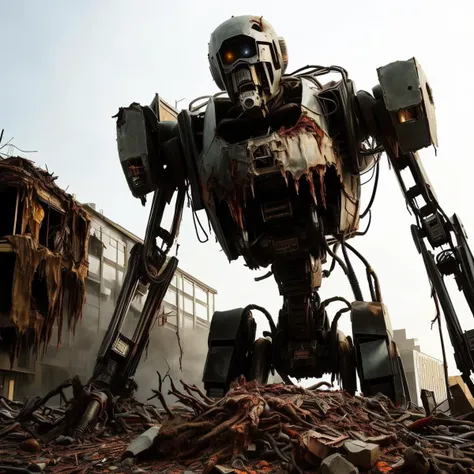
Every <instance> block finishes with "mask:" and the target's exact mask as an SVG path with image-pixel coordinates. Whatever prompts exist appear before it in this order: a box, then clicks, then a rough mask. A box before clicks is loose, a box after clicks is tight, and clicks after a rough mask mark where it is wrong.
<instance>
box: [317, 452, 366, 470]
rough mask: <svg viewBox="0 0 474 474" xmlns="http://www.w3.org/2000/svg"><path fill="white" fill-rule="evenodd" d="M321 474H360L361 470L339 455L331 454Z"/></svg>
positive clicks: (324, 461) (322, 467)
mask: <svg viewBox="0 0 474 474" xmlns="http://www.w3.org/2000/svg"><path fill="white" fill-rule="evenodd" d="M320 472H321V474H358V473H359V470H358V469H357V468H356V467H355V466H354V465H353V464H352V463H350V462H349V461H348V460H347V459H346V458H344V457H343V456H341V455H340V454H339V453H335V454H331V456H328V457H327V458H326V459H324V460H323V462H322V463H321V467H320Z"/></svg>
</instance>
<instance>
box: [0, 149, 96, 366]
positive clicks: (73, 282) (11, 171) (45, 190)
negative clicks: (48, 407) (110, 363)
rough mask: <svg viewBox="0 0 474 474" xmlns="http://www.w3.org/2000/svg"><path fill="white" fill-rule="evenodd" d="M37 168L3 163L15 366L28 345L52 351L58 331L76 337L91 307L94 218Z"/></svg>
mask: <svg viewBox="0 0 474 474" xmlns="http://www.w3.org/2000/svg"><path fill="white" fill-rule="evenodd" d="M55 180H56V177H54V176H53V175H52V174H50V173H48V172H47V171H44V170H42V169H40V168H38V167H36V166H35V165H34V164H33V163H32V162H31V161H29V160H26V159H24V158H20V157H10V158H6V159H4V160H2V161H0V268H1V269H2V272H1V275H0V286H1V288H2V291H1V296H0V336H1V342H0V344H1V345H2V347H1V349H2V350H3V351H4V352H5V351H7V352H8V353H9V355H10V358H11V360H13V358H14V357H15V355H16V354H17V353H18V349H19V347H20V344H21V343H22V341H25V340H26V344H28V348H30V347H31V348H33V349H35V350H36V351H37V353H38V352H39V351H41V350H42V349H43V350H44V349H45V348H46V347H47V344H48V343H49V341H50V339H51V335H52V329H53V326H54V324H55V323H56V324H57V325H58V328H59V331H58V341H57V343H58V345H60V343H61V340H60V337H61V328H62V325H63V320H64V319H67V325H68V327H69V328H70V329H71V330H74V328H75V326H76V323H77V321H78V320H79V319H80V318H81V315H82V310H83V306H84V300H85V278H86V275H87V256H88V239H89V226H90V217H89V215H88V213H87V212H86V211H85V209H84V208H83V207H82V206H80V205H79V204H78V203H77V202H76V201H75V200H74V198H73V197H72V196H71V195H70V194H67V193H66V192H65V191H63V190H62V189H61V188H59V187H58V186H57V185H56V183H55Z"/></svg>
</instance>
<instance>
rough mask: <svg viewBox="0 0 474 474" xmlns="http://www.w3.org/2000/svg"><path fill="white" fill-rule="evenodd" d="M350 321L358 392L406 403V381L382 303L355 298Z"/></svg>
mask: <svg viewBox="0 0 474 474" xmlns="http://www.w3.org/2000/svg"><path fill="white" fill-rule="evenodd" d="M351 320H352V331H353V338H354V348H355V352H356V360H357V369H358V372H359V379H360V386H361V387H360V388H361V391H362V393H363V394H364V396H373V395H376V394H377V393H382V394H384V395H386V396H388V397H389V398H390V399H392V401H393V402H394V403H395V404H396V405H398V406H404V405H406V404H407V403H408V402H409V401H410V395H409V392H408V384H407V381H406V377H405V372H404V370H403V365H402V361H401V358H400V354H399V352H398V349H397V346H396V344H395V342H394V341H393V339H392V328H391V324H390V318H389V316H388V313H387V311H386V309H385V306H384V305H383V303H375V302H364V301H356V302H354V303H353V304H352V310H351Z"/></svg>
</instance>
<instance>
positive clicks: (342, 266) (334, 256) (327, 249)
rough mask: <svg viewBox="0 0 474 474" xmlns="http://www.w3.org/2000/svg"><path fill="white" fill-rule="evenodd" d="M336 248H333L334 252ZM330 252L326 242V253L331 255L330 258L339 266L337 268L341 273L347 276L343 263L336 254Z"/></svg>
mask: <svg viewBox="0 0 474 474" xmlns="http://www.w3.org/2000/svg"><path fill="white" fill-rule="evenodd" d="M337 248H338V246H334V250H335V251H336V250H337ZM335 251H333V250H331V248H330V247H329V245H328V243H327V242H326V252H327V253H328V254H329V255H331V257H332V258H333V259H334V261H335V262H337V263H338V264H339V266H340V267H341V268H342V271H343V272H344V274H345V275H347V274H348V269H347V266H346V264H345V263H344V261H343V260H342V259H341V258H340V257H338V256H337V255H336V252H335Z"/></svg>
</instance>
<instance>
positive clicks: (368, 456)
mask: <svg viewBox="0 0 474 474" xmlns="http://www.w3.org/2000/svg"><path fill="white" fill-rule="evenodd" d="M344 449H345V450H346V452H347V459H348V460H349V461H350V462H352V463H353V464H355V465H356V466H359V467H363V468H365V469H370V468H371V467H372V466H373V465H374V464H375V461H377V459H378V457H379V456H380V454H381V451H380V447H379V445H378V444H373V443H365V442H364V441H359V440H348V441H346V442H345V443H344Z"/></svg>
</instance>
